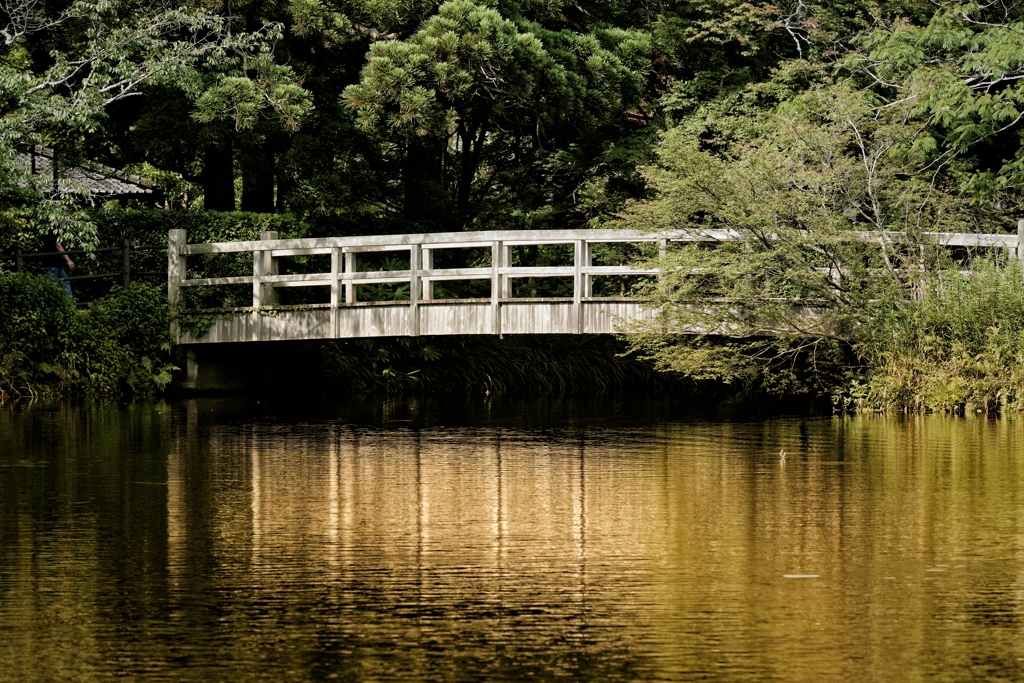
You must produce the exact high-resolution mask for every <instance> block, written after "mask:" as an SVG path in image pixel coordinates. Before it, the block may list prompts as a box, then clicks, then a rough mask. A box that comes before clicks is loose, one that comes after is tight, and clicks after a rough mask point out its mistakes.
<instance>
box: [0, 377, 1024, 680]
mask: <svg viewBox="0 0 1024 683" xmlns="http://www.w3.org/2000/svg"><path fill="white" fill-rule="evenodd" d="M783 456H784V457H783ZM118 677H123V678H143V677H148V679H151V680H161V679H163V680H196V681H200V680H202V681H206V680H246V681H249V680H267V681H281V680H294V681H306V680H335V679H336V680H351V681H390V680H520V679H529V678H532V679H536V680H553V679H576V680H601V681H604V680H629V681H653V680H721V681H765V680H779V681H846V680H848V681H865V680H880V681H889V680H892V681H896V680H898V681H915V680H929V681H932V680H934V681H965V680H982V679H984V680H990V681H995V680H1007V681H1020V680H1024V421H1021V420H1017V419H1004V420H986V419H982V418H960V419H953V418H946V417H941V416H917V417H903V418H897V417H832V416H823V417H784V416H783V417H778V416H776V417H756V416H743V415H730V414H726V413H723V412H714V411H708V410H704V409H702V408H700V407H698V406H695V405H693V404H692V403H690V404H687V403H686V402H677V401H669V400H655V399H646V398H632V397H623V398H614V397H612V398H605V399H593V400H566V401H558V400H515V399H473V400H464V399H462V398H458V399H451V398H449V399H445V398H435V399H404V400H369V399H368V400H366V401H340V402H332V401H328V400H325V399H320V400H316V401H299V400H295V399H280V400H277V401H270V402H268V400H267V399H257V398H201V399H189V400H180V401H176V402H171V403H152V404H133V405H129V406H126V407H125V406H116V405H110V406H105V405H99V404H90V405H85V406H71V405H35V406H25V405H22V406H15V407H11V406H2V407H0V680H10V681H36V680H37V681H51V680H68V681H76V680H96V679H109V678H118Z"/></svg>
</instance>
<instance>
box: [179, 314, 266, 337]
mask: <svg viewBox="0 0 1024 683" xmlns="http://www.w3.org/2000/svg"><path fill="white" fill-rule="evenodd" d="M252 331H253V322H252V316H251V315H250V314H248V313H239V314H237V315H234V316H233V317H222V318H217V319H216V320H215V321H214V323H213V325H212V326H211V327H210V330H209V331H208V332H207V333H206V334H203V335H200V336H198V337H196V336H193V335H192V333H191V332H186V331H185V330H182V331H181V340H180V343H182V344H222V343H225V342H238V341H250V340H251V339H252V338H253V334H252Z"/></svg>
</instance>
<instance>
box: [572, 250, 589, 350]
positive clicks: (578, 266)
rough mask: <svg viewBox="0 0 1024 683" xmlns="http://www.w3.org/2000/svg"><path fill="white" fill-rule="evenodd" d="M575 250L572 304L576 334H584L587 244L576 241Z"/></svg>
mask: <svg viewBox="0 0 1024 683" xmlns="http://www.w3.org/2000/svg"><path fill="white" fill-rule="evenodd" d="M573 244H574V247H575V248H574V249H573V259H572V265H573V278H572V304H573V311H574V312H575V318H576V334H583V260H584V251H585V250H586V244H587V243H586V242H585V241H583V240H576V241H575V242H574V243H573Z"/></svg>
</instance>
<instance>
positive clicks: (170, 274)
mask: <svg viewBox="0 0 1024 683" xmlns="http://www.w3.org/2000/svg"><path fill="white" fill-rule="evenodd" d="M187 239H188V233H187V232H186V231H185V230H168V231H167V301H168V303H169V304H170V308H171V340H172V341H173V342H174V343H175V344H179V343H180V342H181V339H180V336H181V327H180V325H179V324H178V314H179V313H180V312H181V307H182V306H181V281H182V280H184V279H185V259H186V258H187V257H186V256H184V255H182V253H181V248H182V247H183V246H185V244H186V243H187Z"/></svg>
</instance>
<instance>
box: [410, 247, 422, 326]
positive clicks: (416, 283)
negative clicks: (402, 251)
mask: <svg viewBox="0 0 1024 683" xmlns="http://www.w3.org/2000/svg"><path fill="white" fill-rule="evenodd" d="M409 334H410V335H412V336H413V337H418V336H420V245H418V244H410V245H409Z"/></svg>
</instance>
